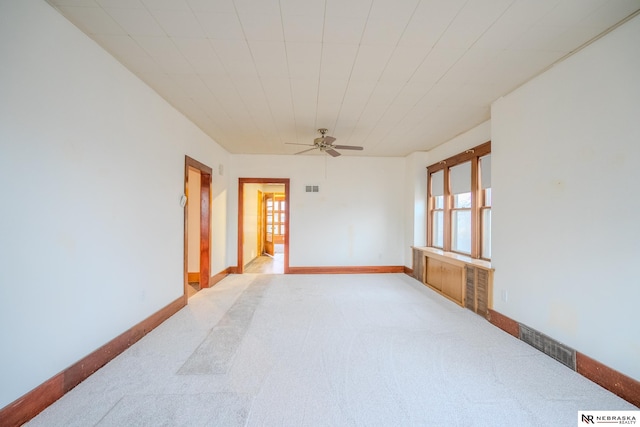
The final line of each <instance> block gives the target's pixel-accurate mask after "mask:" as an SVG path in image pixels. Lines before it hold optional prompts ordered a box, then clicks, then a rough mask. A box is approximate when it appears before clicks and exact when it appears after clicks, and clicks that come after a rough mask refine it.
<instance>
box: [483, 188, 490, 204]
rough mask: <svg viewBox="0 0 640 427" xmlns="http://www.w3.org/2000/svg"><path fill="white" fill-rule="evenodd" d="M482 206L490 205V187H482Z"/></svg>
mask: <svg viewBox="0 0 640 427" xmlns="http://www.w3.org/2000/svg"><path fill="white" fill-rule="evenodd" d="M484 206H491V189H490V188H485V189H484Z"/></svg>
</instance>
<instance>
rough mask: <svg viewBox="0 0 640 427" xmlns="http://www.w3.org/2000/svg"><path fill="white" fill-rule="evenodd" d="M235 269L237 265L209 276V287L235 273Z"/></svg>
mask: <svg viewBox="0 0 640 427" xmlns="http://www.w3.org/2000/svg"><path fill="white" fill-rule="evenodd" d="M235 269H236V268H235V267H227V268H225V269H224V270H222V271H221V272H220V273H218V274H216V275H215V276H211V278H209V287H212V286H213V285H215V284H216V283H218V282H219V281H221V280H222V279H224V278H225V277H227V276H228V275H229V274H234V273H235Z"/></svg>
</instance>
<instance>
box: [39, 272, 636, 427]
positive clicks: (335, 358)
mask: <svg viewBox="0 0 640 427" xmlns="http://www.w3.org/2000/svg"><path fill="white" fill-rule="evenodd" d="M613 409H620V410H634V409H637V408H635V407H634V406H632V405H630V404H629V403H627V402H625V401H623V400H621V399H619V398H618V397H616V396H615V395H613V394H611V393H609V392H608V391H606V390H604V389H602V388H601V387H599V386H597V385H596V384H594V383H592V382H590V381H588V380H587V379H585V378H583V377H582V376H580V375H578V374H577V373H575V372H573V371H571V370H570V369H568V368H566V367H564V366H563V365H561V364H559V363H557V362H555V361H554V360H552V359H551V358H549V357H547V356H545V355H543V354H542V353H540V352H538V351H537V350H535V349H533V348H532V347H530V346H528V345H527V344H525V343H523V342H521V341H519V340H517V339H515V338H513V337H511V336H509V335H507V334H505V333H504V332H502V331H500V330H499V329H497V328H495V327H494V326H492V325H490V324H489V323H488V322H487V321H486V320H484V319H483V318H481V317H479V316H477V315H475V314H473V313H472V312H470V311H468V310H465V309H463V308H460V307H458V306H456V305H455V304H453V303H451V302H450V301H448V300H446V299H443V298H442V297H440V296H439V295H437V294H435V293H434V292H432V291H431V290H429V289H427V288H425V287H424V286H422V285H421V284H420V283H419V282H417V281H416V280H414V279H412V278H410V277H409V276H406V275H404V274H378V275H254V274H244V275H239V276H229V277H227V278H226V279H225V280H223V281H222V282H220V283H219V284H218V285H216V286H215V287H214V288H211V289H205V290H202V291H200V292H199V293H198V294H197V295H195V296H194V297H193V298H192V299H190V300H189V305H188V306H187V307H186V308H185V309H183V310H181V311H180V312H179V313H177V314H176V315H175V316H173V317H172V318H171V319H169V320H168V321H166V322H165V323H163V324H162V325H160V327H158V328H157V329H156V330H154V331H153V332H151V333H150V334H149V335H147V336H146V337H145V338H143V339H142V340H141V341H140V342H138V343H137V344H136V345H134V346H132V347H131V348H130V349H129V350H127V351H126V352H125V353H123V354H122V355H120V356H119V357H117V358H116V359H114V360H113V361H112V362H111V363H109V364H108V365H106V366H105V367H104V368H103V369H101V370H100V371H98V372H97V373H95V374H94V375H93V376H92V377H90V378H89V379H87V380H86V381H85V382H83V383H82V384H80V385H79V386H78V387H76V388H75V389H74V390H72V391H71V392H70V393H68V394H67V395H66V396H64V397H63V398H62V399H60V400H59V401H58V402H57V403H55V404H54V405H52V406H51V407H49V408H48V409H47V410H45V411H44V412H43V413H42V414H40V415H39V416H38V417H36V418H35V419H33V420H32V422H31V423H30V424H29V425H31V426H47V427H50V426H225V427H226V426H575V425H577V414H578V411H579V410H613Z"/></svg>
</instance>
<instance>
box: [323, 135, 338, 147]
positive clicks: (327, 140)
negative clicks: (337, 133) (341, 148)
mask: <svg viewBox="0 0 640 427" xmlns="http://www.w3.org/2000/svg"><path fill="white" fill-rule="evenodd" d="M335 140H336V139H335V138H334V137H332V136H325V137H324V143H325V144H327V145H331V144H333V142H334V141H335Z"/></svg>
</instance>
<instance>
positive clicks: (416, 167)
mask: <svg viewBox="0 0 640 427" xmlns="http://www.w3.org/2000/svg"><path fill="white" fill-rule="evenodd" d="M405 161H406V167H405V182H404V192H405V212H404V222H405V229H404V238H405V242H406V244H405V248H404V265H405V266H407V267H411V266H412V264H413V251H412V250H411V246H425V245H426V244H427V166H429V153H428V152H424V151H418V152H415V153H412V154H410V155H408V156H407V157H406V158H405Z"/></svg>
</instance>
